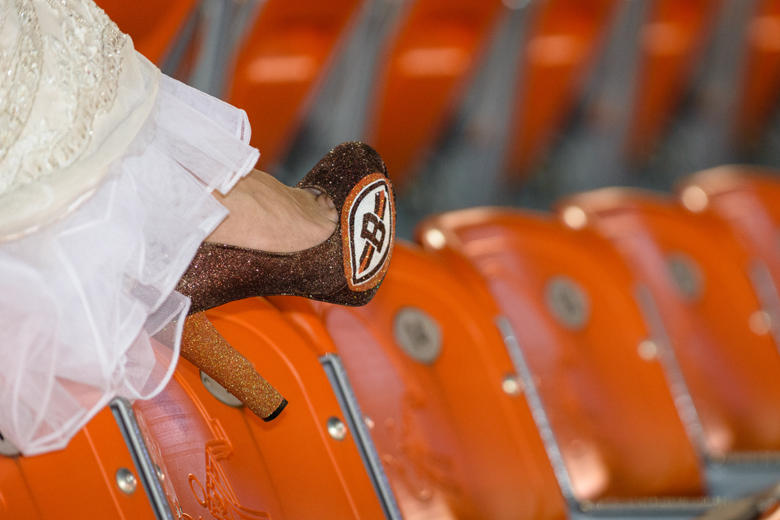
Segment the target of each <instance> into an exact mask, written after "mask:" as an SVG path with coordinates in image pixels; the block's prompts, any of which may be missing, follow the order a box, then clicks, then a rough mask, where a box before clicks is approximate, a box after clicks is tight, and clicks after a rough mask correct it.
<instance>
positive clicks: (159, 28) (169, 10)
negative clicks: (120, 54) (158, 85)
mask: <svg viewBox="0 0 780 520" xmlns="http://www.w3.org/2000/svg"><path fill="white" fill-rule="evenodd" d="M96 3H97V4H98V5H99V6H100V7H102V8H103V9H104V10H105V11H106V13H108V15H109V16H110V17H111V19H112V20H114V21H115V22H116V24H117V25H118V26H119V28H120V29H121V30H122V31H124V32H125V33H127V34H129V35H130V37H131V38H133V45H134V46H135V50H137V51H138V52H140V53H141V54H143V55H144V56H146V57H147V58H148V59H149V60H150V61H152V62H154V63H155V64H156V65H157V66H158V67H159V66H160V65H161V64H162V61H163V60H164V58H165V57H166V53H167V52H168V51H169V50H170V47H171V46H172V45H173V43H174V41H175V38H176V37H177V36H178V35H179V31H181V29H182V26H183V25H184V22H185V20H186V19H187V16H188V15H189V14H190V13H191V12H192V11H193V8H194V7H195V4H197V3H198V0H173V1H168V2H155V1H151V2H150V1H148V0H147V1H142V2H138V1H133V2H128V1H127V0H97V2H96Z"/></svg>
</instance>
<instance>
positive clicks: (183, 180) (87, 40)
mask: <svg viewBox="0 0 780 520" xmlns="http://www.w3.org/2000/svg"><path fill="white" fill-rule="evenodd" d="M249 138H250V130H249V124H248V121H247V118H246V114H245V113H244V112H243V111H241V110H238V109H235V108H233V107H231V106H230V105H228V104H226V103H224V102H222V101H219V100H217V99H214V98H212V97H210V96H208V95H206V94H203V93H201V92H198V91H196V90H193V89H191V88H190V87H187V86H186V85H184V84H182V83H179V82H177V81H175V80H173V79H171V78H168V77H166V76H164V75H162V74H160V72H159V70H158V69H157V68H156V67H154V65H152V64H151V63H150V62H149V61H148V60H146V59H145V58H144V57H143V56H141V55H140V54H138V53H137V52H135V51H134V49H133V45H132V40H131V39H130V38H129V37H128V36H126V35H124V34H122V33H121V32H120V31H119V29H118V28H117V27H116V25H115V24H114V23H113V22H112V21H111V20H110V19H109V18H108V17H107V16H106V14H105V13H104V12H103V11H102V10H101V9H100V8H98V7H97V6H96V5H95V4H94V3H93V2H92V1H91V0H0V360H2V363H0V433H2V434H3V436H4V437H6V438H8V439H10V440H11V441H12V442H13V443H14V444H15V445H16V446H17V447H18V448H20V449H21V450H22V452H23V453H25V454H28V455H32V454H37V453H42V452H46V451H51V450H56V449H60V448H62V447H64V446H65V445H66V444H67V442H68V440H69V439H70V438H71V437H72V436H73V435H74V434H75V433H76V432H77V431H78V430H79V429H80V428H81V427H82V426H83V425H84V424H85V423H86V422H87V421H89V419H91V418H92V417H93V416H94V414H96V413H97V412H98V411H99V410H100V409H101V408H102V407H103V406H105V405H106V404H107V403H108V401H109V400H110V399H112V398H113V397H114V396H117V395H119V396H124V397H127V398H129V399H139V398H149V397H152V396H154V395H155V394H156V393H157V392H159V391H160V390H161V389H162V388H163V387H164V386H165V384H166V383H167V381H168V380H169V378H170V377H171V375H172V372H173V369H174V367H175V363H176V361H177V359H178V354H179V342H180V337H181V327H182V325H183V322H184V317H185V316H186V313H187V310H188V308H189V300H188V298H186V297H184V296H182V295H181V294H179V293H176V292H175V291H174V287H175V285H176V283H177V281H178V280H179V278H180V277H181V275H182V274H183V273H184V271H185V270H186V268H187V266H188V264H189V262H190V260H191V259H192V257H193V256H194V255H195V252H196V250H197V248H198V245H199V244H200V243H201V242H202V240H203V239H204V238H205V237H206V236H207V235H208V234H209V233H210V232H211V231H212V230H213V229H214V228H215V227H216V226H217V225H218V224H219V222H220V221H221V220H222V219H223V218H224V217H225V215H226V214H227V210H225V208H223V207H222V206H221V205H220V204H219V203H218V202H217V201H216V199H214V198H213V197H212V196H211V192H212V190H214V189H218V190H219V191H221V192H223V193H226V192H227V191H228V190H229V189H230V188H231V187H232V186H233V185H234V184H235V183H236V182H237V181H238V179H240V178H241V177H242V176H243V175H246V174H247V173H248V172H249V171H250V170H251V169H252V167H253V166H254V164H255V162H256V161H257V158H258V156H259V154H258V152H257V150H255V149H254V148H251V147H250V146H249V145H248V142H249Z"/></svg>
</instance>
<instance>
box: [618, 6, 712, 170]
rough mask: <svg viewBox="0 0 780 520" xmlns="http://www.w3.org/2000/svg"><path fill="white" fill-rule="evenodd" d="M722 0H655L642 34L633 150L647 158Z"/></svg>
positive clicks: (682, 90) (689, 75)
mask: <svg viewBox="0 0 780 520" xmlns="http://www.w3.org/2000/svg"><path fill="white" fill-rule="evenodd" d="M720 5H721V1H720V0H653V2H652V3H651V5H650V6H649V9H650V16H649V20H648V22H647V23H645V24H644V26H643V27H642V32H641V34H640V35H639V37H640V39H641V43H640V48H641V50H640V57H639V60H638V63H637V66H638V67H639V72H638V75H637V82H636V85H637V89H636V98H635V100H634V108H633V115H632V117H631V128H630V133H629V143H628V146H629V153H630V155H631V157H632V158H633V159H634V160H636V161H644V160H646V159H647V158H648V156H649V155H650V154H651V153H652V152H653V151H654V150H655V147H656V146H657V144H658V141H659V140H660V139H661V136H662V134H663V132H664V130H665V129H666V127H667V126H668V122H669V120H670V119H671V118H672V115H673V112H674V111H675V110H676V108H677V106H678V105H679V103H680V101H681V99H682V96H683V94H685V89H686V88H687V85H688V82H689V81H690V80H691V79H692V76H693V73H694V72H695V70H696V63H697V61H698V60H699V58H700V56H701V52H702V50H703V49H704V44H705V42H706V40H707V39H708V37H709V36H710V33H711V32H712V28H713V26H714V22H715V15H716V14H717V11H718V9H719V8H720Z"/></svg>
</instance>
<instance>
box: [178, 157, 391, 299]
mask: <svg viewBox="0 0 780 520" xmlns="http://www.w3.org/2000/svg"><path fill="white" fill-rule="evenodd" d="M296 188H302V189H303V188H313V189H315V190H319V191H321V192H324V193H325V194H327V195H328V196H330V198H331V200H332V201H333V203H334V205H335V206H336V209H337V210H338V211H339V214H340V218H339V222H338V223H337V225H336V230H335V231H334V232H333V234H332V235H331V236H330V238H329V239H328V240H326V241H325V242H322V243H321V244H319V245H317V246H314V247H312V248H310V249H306V250H303V251H298V252H295V253H268V252H265V251H258V250H255V249H248V248H244V247H237V246H231V245H227V244H215V243H211V242H204V243H203V244H202V245H201V246H200V248H199V249H198V252H197V254H196V255H195V259H194V260H193V261H192V263H191V264H190V266H189V268H188V269H187V272H186V273H185V274H184V276H183V277H182V279H181V280H180V281H179V284H178V285H177V287H176V290H178V291H179V292H181V293H182V294H185V295H186V296H189V297H190V299H191V300H192V306H191V308H190V313H191V314H192V313H195V312H200V311H204V310H207V309H210V308H212V307H216V306H218V305H222V304H225V303H228V302H231V301H234V300H240V299H244V298H249V297H252V296H271V295H291V296H303V297H306V298H310V299H313V300H318V301H324V302H330V303H337V304H340V305H348V306H360V305H365V304H366V303H368V302H369V301H371V298H373V296H374V294H375V293H376V291H377V289H378V288H379V285H380V283H381V282H382V279H383V278H384V276H385V273H386V272H387V267H388V264H389V263H390V256H391V253H392V248H393V242H394V240H395V193H394V191H393V187H392V184H391V183H390V180H389V179H388V178H387V169H386V167H385V164H384V162H383V161H382V158H381V157H380V156H379V154H378V153H377V152H376V151H374V149H373V148H371V147H370V146H368V145H365V144H363V143H357V142H349V143H343V144H340V145H339V146H337V147H336V148H334V149H333V150H331V151H330V153H328V155H326V156H325V157H324V158H323V159H322V160H321V161H320V162H319V163H317V165H316V166H315V167H314V168H313V169H312V170H311V171H310V172H309V173H308V174H306V176H305V177H304V178H303V179H302V180H301V182H299V183H298V185H297V186H296Z"/></svg>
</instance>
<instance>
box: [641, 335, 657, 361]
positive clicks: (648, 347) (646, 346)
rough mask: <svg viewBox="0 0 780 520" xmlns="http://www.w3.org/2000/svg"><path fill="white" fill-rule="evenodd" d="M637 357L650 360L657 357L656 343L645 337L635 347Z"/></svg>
mask: <svg viewBox="0 0 780 520" xmlns="http://www.w3.org/2000/svg"><path fill="white" fill-rule="evenodd" d="M636 350H637V353H638V354H639V357H641V358H642V359H644V360H645V361H652V360H654V359H655V358H656V357H658V345H656V343H655V341H653V340H649V339H646V340H644V341H642V342H641V343H640V344H639V346H637V348H636Z"/></svg>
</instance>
